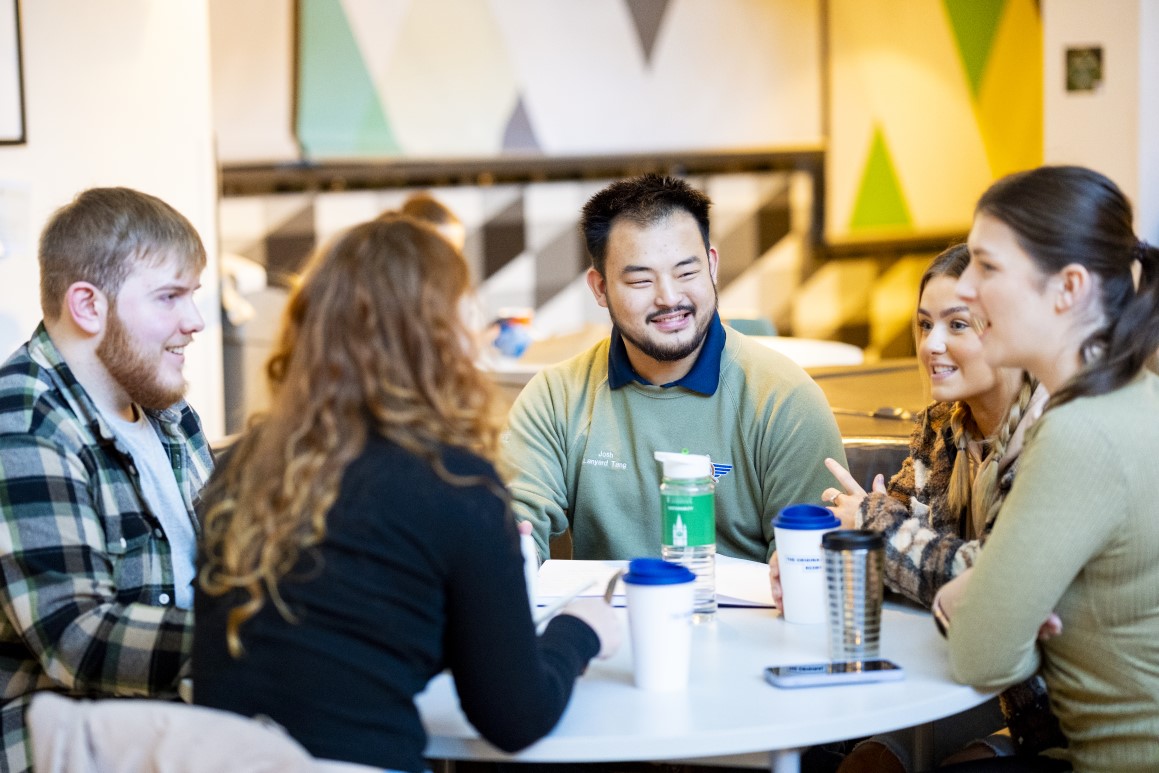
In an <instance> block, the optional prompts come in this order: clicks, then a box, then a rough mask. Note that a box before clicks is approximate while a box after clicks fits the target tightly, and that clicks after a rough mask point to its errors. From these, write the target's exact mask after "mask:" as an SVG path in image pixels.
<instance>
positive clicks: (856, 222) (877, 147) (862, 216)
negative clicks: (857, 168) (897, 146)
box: [849, 126, 913, 231]
mask: <svg viewBox="0 0 1159 773" xmlns="http://www.w3.org/2000/svg"><path fill="white" fill-rule="evenodd" d="M911 225H913V223H912V221H911V220H910V214H909V207H907V206H906V203H905V196H904V194H902V191H901V185H900V184H899V183H898V179H897V172H895V171H894V168H893V159H892V158H890V155H889V149H888V148H887V147H886V146H885V136H884V135H883V134H882V133H881V127H880V126H879V127H876V128H875V129H874V130H873V144H872V145H871V146H870V148H869V159H868V161H867V162H866V164H865V171H864V172H863V173H862V175H861V187H860V188H859V189H858V191H857V200H856V202H855V203H854V205H853V216H852V217H851V218H850V220H849V230H850V231H856V230H860V229H865V228H881V227H883V226H893V227H898V226H907V227H908V226H911Z"/></svg>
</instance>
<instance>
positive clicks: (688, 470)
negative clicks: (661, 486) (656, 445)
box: [653, 451, 712, 479]
mask: <svg viewBox="0 0 1159 773" xmlns="http://www.w3.org/2000/svg"><path fill="white" fill-rule="evenodd" d="M653 456H655V457H656V461H658V462H660V463H661V464H663V465H664V477H665V478H684V479H688V478H711V477H712V459H710V458H708V457H707V456H702V455H700V454H674V453H672V452H671V451H656V452H655V453H653Z"/></svg>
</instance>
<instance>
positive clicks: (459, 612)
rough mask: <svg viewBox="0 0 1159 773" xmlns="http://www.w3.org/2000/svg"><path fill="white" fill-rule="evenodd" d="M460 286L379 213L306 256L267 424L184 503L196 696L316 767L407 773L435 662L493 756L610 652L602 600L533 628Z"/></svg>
mask: <svg viewBox="0 0 1159 773" xmlns="http://www.w3.org/2000/svg"><path fill="white" fill-rule="evenodd" d="M468 286H469V272H468V270H467V264H466V262H465V261H464V260H463V257H462V255H460V253H459V252H458V250H456V249H455V248H454V247H453V246H452V245H451V244H450V242H448V241H447V240H445V239H444V238H442V237H441V236H440V235H439V234H438V233H436V232H435V230H434V229H433V228H430V227H428V226H426V225H423V224H422V223H420V222H419V221H417V220H413V219H411V218H409V217H405V216H402V215H398V214H392V215H385V216H383V217H381V218H380V219H379V220H378V221H375V222H372V223H364V224H362V225H358V226H355V227H354V228H352V229H350V230H349V231H347V232H346V233H343V234H341V235H340V236H339V237H338V238H337V239H336V240H335V241H334V242H333V243H332V244H331V245H330V246H329V247H327V248H325V249H323V250H321V251H320V252H319V253H318V254H317V255H316V256H315V257H314V258H313V259H312V260H311V263H310V265H309V267H308V269H307V271H306V273H305V275H304V277H303V278H302V280H301V283H300V284H299V286H298V287H297V288H296V289H295V290H294V292H293V293H292V295H291V296H290V300H289V303H288V305H287V308H286V316H285V319H284V321H283V324H282V331H281V334H280V337H279V340H278V342H277V345H276V347H275V352H274V354H273V356H272V358H271V359H270V363H269V366H268V373H269V379H270V383H271V388H272V401H271V407H270V410H269V413H268V414H267V415H266V416H265V417H263V418H262V419H261V420H259V421H258V422H257V423H255V424H254V425H253V426H252V427H251V428H250V429H249V430H248V431H247V432H246V434H245V435H244V436H243V437H242V438H241V439H240V440H239V441H238V442H237V443H236V444H235V445H234V446H233V447H232V448H231V449H230V451H229V455H228V458H227V459H226V460H225V461H224V463H222V464H221V465H219V467H218V468H217V473H216V474H215V476H214V477H213V478H212V479H211V481H210V484H209V486H208V487H207V490H206V493H205V495H204V500H205V507H204V514H203V518H202V524H203V533H202V566H201V570H200V574H199V584H198V587H197V590H196V594H195V613H196V616H195V622H196V625H195V636H194V646H193V650H194V651H193V677H194V698H195V700H196V702H197V703H199V704H202V705H207V706H211V707H214V708H220V709H227V710H231V711H234V712H237V713H239V714H243V715H246V716H256V715H263V716H266V717H269V718H271V719H273V720H274V721H275V722H277V723H279V724H280V725H282V726H283V727H284V728H285V729H286V730H287V731H288V732H289V733H290V735H291V736H293V737H294V738H295V739H297V740H298V741H299V742H300V743H301V744H302V745H303V746H305V747H306V749H307V750H308V751H310V752H311V753H312V754H314V755H315V756H317V757H322V758H326V759H331V760H341V761H345V762H351V763H360V764H361V765H367V766H372V767H374V768H376V769H379V770H382V769H392V770H399V771H413V772H414V773H418V772H419V771H423V770H425V769H427V767H428V765H427V763H426V761H425V760H424V759H423V756H422V755H423V749H424V747H425V746H426V738H425V735H424V732H423V727H422V724H421V722H420V721H419V715H418V711H417V709H416V708H415V706H414V702H413V699H414V696H415V695H416V694H417V693H418V692H419V691H421V690H422V689H423V688H424V687H425V686H426V684H427V682H428V681H429V680H430V679H431V678H432V677H434V676H435V675H436V674H438V673H439V672H441V671H442V670H443V669H445V668H449V669H450V670H451V672H452V673H453V674H454V677H455V686H456V689H457V690H458V694H459V700H460V704H461V705H462V707H463V711H464V712H465V714H466V715H467V718H468V719H469V720H470V721H471V723H472V724H474V726H475V727H476V728H477V729H478V730H479V732H480V734H481V735H483V737H485V738H487V739H489V740H490V741H491V742H492V743H494V744H495V745H497V746H499V747H501V748H503V749H506V750H509V751H510V750H514V749H518V748H521V747H523V746H526V745H528V744H530V743H532V742H533V741H535V740H538V739H539V738H540V737H541V736H543V735H545V734H546V733H547V732H548V731H549V730H551V728H552V727H553V726H554V725H555V723H556V721H557V720H558V719H559V717H560V715H561V714H562V713H563V710H564V708H565V707H566V705H567V702H568V698H569V697H570V695H571V689H572V685H573V684H574V681H575V678H576V677H577V676H578V675H579V674H580V672H581V671H583V669H584V668H586V667H587V663H588V661H589V659H591V658H592V657H594V656H597V654H598V655H600V656H606V655H608V654H610V653H611V652H613V651H614V650H615V648H616V646H617V645H618V642H619V637H620V631H619V623H618V621H617V620H616V618H615V616H614V614H613V612H612V610H611V609H610V608H609V607H608V605H607V604H605V603H604V602H603V600H602V599H587V600H582V601H579V602H573V604H572V605H570V606H568V607H566V608H565V609H564V610H563V613H562V614H561V615H559V616H558V617H556V618H555V619H553V620H552V621H551V622H550V623H549V624H548V625H547V628H546V630H545V631H544V632H543V634H542V635H541V636H536V633H535V625H534V623H533V622H532V618H531V610H530V606H529V604H528V598H527V591H526V586H525V584H524V575H523V559H522V557H521V556H520V551H519V539H518V536H517V534H516V526H515V521H514V518H513V517H512V516H511V514H510V512H509V511H508V508H507V495H506V492H505V490H504V488H503V485H502V483H501V482H500V480H499V478H498V476H497V475H496V473H495V470H494V468H493V467H492V465H491V463H490V461H489V460H490V459H492V458H494V455H495V451H496V439H497V431H496V428H495V425H494V423H493V419H494V412H493V410H492V408H491V402H490V396H491V389H490V387H489V386H488V383H487V380H486V378H485V377H484V376H483V375H482V374H480V373H479V372H478V371H477V370H476V369H475V367H474V365H473V361H474V353H473V351H472V350H471V345H470V341H471V336H470V335H469V334H468V332H467V330H466V328H465V327H464V325H463V323H462V321H461V320H460V319H459V316H458V311H457V310H458V308H459V302H460V300H461V299H462V297H463V294H464V293H465V292H466V291H467V289H468Z"/></svg>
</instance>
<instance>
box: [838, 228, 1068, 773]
mask: <svg viewBox="0 0 1159 773" xmlns="http://www.w3.org/2000/svg"><path fill="white" fill-rule="evenodd" d="M969 262H970V253H969V250H968V249H967V247H966V245H965V244H957V245H954V246H952V247H950V248H949V249H947V250H945V251H944V252H942V253H941V254H939V255H938V256H937V257H936V258H934V259H933V261H931V263H930V265H929V266H928V267H927V268H926V270H925V273H923V274H922V278H921V282H920V283H919V285H918V308H917V312H916V314H915V316H914V342H915V344H916V345H917V351H918V360H919V362H920V363H921V367H922V371H923V373H924V375H925V377H926V379H927V380H928V382H929V385H930V395H931V397H933V398H934V402H932V403H931V404H930V405H929V406H928V407H927V408H926V409H925V410H924V411H922V412H921V413H920V414H919V415H918V416H917V419H916V421H915V423H914V430H913V434H912V436H911V437H910V455H909V457H908V458H907V459H906V460H905V463H904V464H903V465H902V469H901V470H900V471H899V472H898V473H897V474H896V475H894V476H893V478H892V479H891V480H890V481H889V485H888V486H886V485H885V483H884V481H883V480H882V479H881V476H878V479H877V480H876V481H875V483H874V489H875V490H874V491H873V492H870V493H869V494H866V492H865V491H864V490H863V489H862V488H861V487H860V485H858V483H857V481H856V480H854V478H853V477H852V476H851V475H850V474H849V472H848V471H847V470H845V468H843V467H842V466H841V465H840V464H838V463H837V462H835V461H833V460H826V465H827V466H828V467H829V470H830V471H831V472H832V473H833V475H834V477H835V478H836V479H837V481H838V482H839V484H840V485H841V486H842V487H843V488H844V491H842V490H840V489H837V488H830V489H826V490H825V491H824V492H823V494H822V499H823V500H824V501H826V502H831V503H832V509H833V511H834V513H835V514H836V515H837V516H838V517H839V518H841V522H842V526H843V527H844V528H848V529H873V530H875V531H880V532H881V533H882V534H883V536H884V537H885V543H886V558H885V581H886V583H887V584H888V585H889V587H890V588H891V589H892V590H894V591H897V592H898V593H901V594H902V595H904V596H906V597H908V598H909V599H911V600H913V601H915V602H917V603H919V604H921V605H922V606H925V607H928V606H929V605H930V603H931V602H932V601H933V598H934V594H935V593H936V592H937V591H938V589H939V588H940V587H941V586H942V585H944V584H946V583H947V582H949V581H950V580H951V579H953V578H954V577H956V576H957V575H959V574H961V573H962V572H963V571H965V570H966V569H967V568H969V567H970V566H972V565H973V563H974V561H975V560H976V559H977V557H978V554H979V552H980V551H981V550H982V545H983V542H984V540H985V539H986V537H987V536H988V535H989V534H990V531H991V529H992V528H993V527H994V520H995V518H996V517H997V514H998V509H999V505H1000V504H1001V502H1002V499H1003V498H1004V497H1005V495H1006V493H1007V492H1008V491H1009V490H1010V486H1011V483H1012V482H1013V480H1014V475H1015V472H1016V471H1017V467H1018V464H1017V462H1018V457H1019V452H1020V451H1021V449H1022V442H1023V438H1024V437H1025V434H1026V431H1027V429H1028V428H1029V427H1030V425H1031V424H1033V423H1034V420H1035V419H1036V418H1037V417H1038V415H1039V414H1040V413H1041V411H1042V408H1043V405H1044V404H1045V403H1046V399H1047V395H1046V392H1045V390H1043V389H1042V388H1041V387H1038V385H1037V382H1035V381H1034V380H1033V379H1031V378H1030V377H1029V376H1027V375H1026V373H1025V372H1024V371H1021V370H1019V369H1017V368H996V367H993V366H991V365H989V364H987V362H986V361H985V359H984V358H983V356H982V348H981V342H980V341H979V338H978V331H977V329H976V328H975V325H974V320H973V318H972V317H971V316H970V312H969V310H968V309H967V308H966V306H965V304H964V303H962V301H960V300H959V299H958V298H957V297H956V294H955V290H956V288H957V283H958V277H960V276H961V275H962V272H963V271H965V269H966V266H967V265H968V264H969ZM1000 703H1001V707H1002V712H1003V715H1004V717H1005V719H1006V723H1007V725H1008V726H1009V727H1010V732H1009V733H1002V734H996V735H991V736H989V737H987V738H984V739H981V740H979V741H976V742H975V743H973V744H971V745H970V746H969V747H967V749H966V750H964V751H962V752H959V754H957V755H955V756H954V757H953V758H952V759H962V758H963V757H969V758H974V757H991V756H995V755H1010V754H1033V753H1036V752H1037V751H1039V750H1041V749H1045V748H1049V747H1051V746H1054V745H1056V744H1058V743H1060V742H1061V741H1062V737H1061V735H1060V734H1059V732H1058V724H1057V722H1056V721H1055V720H1054V718H1053V716H1052V715H1051V713H1050V707H1049V704H1048V701H1047V697H1046V689H1045V687H1044V685H1043V683H1042V680H1041V679H1037V678H1035V679H1032V680H1028V681H1027V682H1025V683H1023V684H1019V685H1015V686H1014V687H1012V688H1011V689H1010V690H1007V691H1006V692H1005V693H1003V695H1002V696H1001V701H1000ZM978 719H979V720H980V721H979V722H978V723H977V724H982V722H983V721H985V718H982V717H979V718H978ZM958 724H959V725H962V724H963V723H962V722H961V720H959V722H958ZM973 724H975V723H970V725H968V726H962V727H961V728H955V729H960V730H961V734H958V737H959V738H961V741H965V740H969V739H970V738H972V737H974V736H975V735H976V734H979V733H980V734H985V733H986V732H987V731H989V730H990V729H991V728H992V727H993V725H991V726H982V727H981V728H973V729H971V726H972V725H973ZM961 741H959V743H961ZM943 745H944V746H945V744H943ZM948 748H953V746H952V745H949V746H948ZM909 769H910V764H909V761H908V755H907V754H906V752H905V750H904V745H902V744H900V743H897V742H896V740H895V739H894V738H893V736H876V737H874V738H873V739H870V740H869V741H867V742H864V743H861V744H859V745H858V746H856V747H855V748H854V750H853V751H852V752H851V753H850V754H849V755H848V756H847V757H846V758H845V760H844V761H843V762H842V765H841V767H840V768H839V771H841V773H855V772H856V771H862V770H866V771H905V770H909Z"/></svg>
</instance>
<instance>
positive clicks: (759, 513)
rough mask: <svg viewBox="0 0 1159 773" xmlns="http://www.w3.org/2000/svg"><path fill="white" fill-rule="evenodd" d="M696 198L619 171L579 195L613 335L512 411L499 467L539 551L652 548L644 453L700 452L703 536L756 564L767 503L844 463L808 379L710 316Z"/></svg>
mask: <svg viewBox="0 0 1159 773" xmlns="http://www.w3.org/2000/svg"><path fill="white" fill-rule="evenodd" d="M710 204H711V202H710V201H709V200H708V197H707V196H705V195H704V194H702V193H700V192H699V191H696V190H694V189H693V188H692V187H690V186H689V185H688V184H687V183H685V182H684V181H682V180H678V179H674V178H672V177H661V176H659V175H654V174H653V175H644V176H642V177H636V178H632V179H628V180H622V181H619V182H616V183H613V184H612V185H610V186H608V187H607V188H605V189H604V190H602V191H600V192H599V193H597V194H596V195H595V196H593V197H592V198H591V200H590V201H588V203H587V204H586V205H585V206H584V209H583V217H582V220H581V223H580V227H581V229H582V230H583V233H584V238H585V240H586V242H587V249H588V253H589V255H590V257H591V260H592V267H591V268H590V269H588V273H587V280H588V286H589V287H590V288H591V291H592V294H593V295H594V296H595V298H596V301H597V302H598V303H599V304H600V305H601V306H603V307H605V308H607V310H608V314H609V315H610V316H611V319H612V335H611V337H610V338H609V339H608V340H606V341H601V342H600V343H599V344H597V345H596V346H594V347H593V348H591V349H590V350H588V351H587V352H584V353H583V354H580V355H578V356H576V357H573V358H572V359H570V360H568V361H566V362H563V363H560V364H559V365H556V366H554V367H551V368H546V369H544V370H543V371H542V372H540V373H539V374H537V375H536V376H535V377H534V378H533V379H532V380H531V382H530V383H528V385H527V387H526V388H525V389H524V390H523V392H522V393H521V394H520V395H519V398H518V399H517V400H516V402H515V405H514V406H513V407H512V409H511V414H510V417H509V420H508V428H507V431H506V432H505V433H504V437H503V452H502V453H503V462H504V465H505V467H506V469H507V471H508V474H509V479H508V483H509V489H510V491H511V497H512V505H513V509H514V511H515V516H516V518H518V519H520V520H526V521H529V522H530V523H531V524H532V526H533V529H534V532H533V533H534V535H535V539H536V542H537V544H538V547H539V552H540V555H541V557H544V558H546V557H547V555H548V539H549V538H550V537H554V536H557V535H559V534H561V533H563V531H564V530H565V529H567V528H569V527H570V528H571V530H572V539H573V543H574V555H575V557H576V558H580V559H626V558H632V557H635V556H657V555H659V553H660V496H659V484H660V474H661V470H660V466H659V465H658V464H657V462H656V461H655V460H654V459H653V452H654V451H685V450H686V451H688V452H689V453H694V454H706V455H708V456H710V457H711V458H712V461H713V464H714V467H715V471H716V474H715V477H716V479H717V480H716V542H717V550H718V551H719V552H721V553H722V554H724V555H727V556H733V557H737V558H747V559H750V560H753V561H761V562H764V561H767V560H768V558H769V555H770V554H771V553H772V551H773V548H774V545H773V527H772V523H771V521H772V518H773V516H774V515H775V514H776V513H777V511H778V510H780V508H782V507H784V506H785V505H789V504H795V503H798V502H819V501H820V499H821V492H822V491H824V490H825V488H826V487H827V486H829V485H830V484H831V483H832V481H831V480H830V477H829V474H828V472H827V471H826V469H825V465H824V461H825V458H826V457H832V458H834V459H837V460H839V461H841V462H842V463H844V460H845V453H844V449H843V447H842V444H841V436H840V433H839V432H838V430H837V424H836V422H835V421H834V419H833V414H832V412H831V411H830V410H829V406H828V403H827V402H826V400H825V397H824V395H823V394H822V392H821V389H820V388H819V387H818V386H817V385H816V384H815V383H814V382H813V381H812V379H810V378H809V377H808V375H806V374H805V372H804V371H803V370H801V368H799V367H798V366H797V365H796V364H794V363H793V362H792V361H790V360H788V359H787V358H785V357H783V356H782V355H780V354H778V353H776V352H774V351H772V350H770V349H768V348H767V347H765V346H762V345H761V344H759V343H757V342H755V341H752V340H749V339H747V338H746V337H745V336H743V335H741V334H740V333H738V332H736V331H735V330H731V329H727V328H725V327H724V326H723V325H722V324H721V322H720V317H719V316H718V314H717V311H716V305H717V297H716V269H717V260H718V257H717V253H716V249H715V248H714V247H713V246H712V245H711V244H710V243H709V239H708V225H709V223H708V209H709V206H710Z"/></svg>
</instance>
